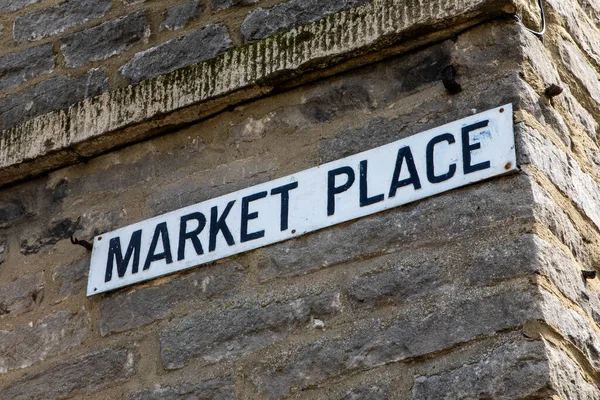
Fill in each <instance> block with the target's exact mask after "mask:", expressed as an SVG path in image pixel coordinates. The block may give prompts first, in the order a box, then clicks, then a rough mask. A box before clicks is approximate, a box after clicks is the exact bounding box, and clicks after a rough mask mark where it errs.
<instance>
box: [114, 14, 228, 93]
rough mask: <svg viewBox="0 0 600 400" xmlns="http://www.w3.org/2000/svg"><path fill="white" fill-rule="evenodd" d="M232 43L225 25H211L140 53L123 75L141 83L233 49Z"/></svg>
mask: <svg viewBox="0 0 600 400" xmlns="http://www.w3.org/2000/svg"><path fill="white" fill-rule="evenodd" d="M232 45H233V42H232V41H231V39H230V37H229V33H227V28H226V27H224V26H222V25H208V26H206V27H204V28H202V29H198V30H196V31H194V32H192V33H190V34H188V35H186V36H182V37H180V38H177V39H173V40H169V41H168V42H165V43H163V44H160V45H158V46H156V47H153V48H151V49H148V50H145V51H142V52H140V53H137V54H136V55H135V57H133V59H132V60H131V61H129V62H128V63H127V64H125V65H124V66H123V67H122V68H121V69H120V71H121V75H122V76H123V77H125V78H128V79H130V80H132V81H134V82H139V81H141V80H144V79H148V78H152V77H154V76H158V75H161V74H166V73H168V72H172V71H175V70H176V69H179V68H182V67H185V66H188V65H192V64H198V63H199V62H201V61H204V60H208V59H211V58H214V57H216V56H218V55H219V54H221V53H223V52H224V51H226V50H228V49H230V48H231V47H232Z"/></svg>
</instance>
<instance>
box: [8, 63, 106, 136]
mask: <svg viewBox="0 0 600 400" xmlns="http://www.w3.org/2000/svg"><path fill="white" fill-rule="evenodd" d="M106 90H108V80H107V78H106V75H105V74H104V72H102V71H101V70H98V69H94V70H91V71H90V72H88V73H87V74H85V75H81V76H77V77H68V76H59V77H56V78H52V79H49V80H47V81H44V82H42V83H39V84H37V85H35V86H33V87H30V88H27V89H25V90H23V91H21V92H18V93H16V94H14V95H12V96H8V97H5V98H3V99H0V130H2V129H7V128H10V127H12V126H14V125H17V124H19V123H21V122H24V121H27V120H28V119H31V118H34V117H37V116H39V115H42V114H46V113H48V112H51V111H56V110H60V109H65V108H68V107H69V106H71V105H73V104H75V103H77V102H79V101H81V100H83V99H86V98H88V97H93V96H97V95H99V94H100V93H102V92H105V91H106ZM50 140H53V139H50ZM45 145H46V146H52V142H49V143H48V142H46V143H45Z"/></svg>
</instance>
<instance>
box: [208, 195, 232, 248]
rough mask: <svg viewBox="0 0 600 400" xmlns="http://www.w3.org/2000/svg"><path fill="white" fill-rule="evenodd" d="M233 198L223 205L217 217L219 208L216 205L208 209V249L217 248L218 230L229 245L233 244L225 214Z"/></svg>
mask: <svg viewBox="0 0 600 400" xmlns="http://www.w3.org/2000/svg"><path fill="white" fill-rule="evenodd" d="M234 203H235V200H232V201H230V202H229V203H228V204H227V206H226V207H225V211H223V214H221V216H220V217H219V210H218V208H217V206H214V207H213V208H211V209H210V235H209V241H208V251H215V249H216V248H217V235H218V234H219V232H222V233H223V237H224V238H225V241H226V242H227V244H228V245H229V246H233V245H234V244H235V241H234V240H233V235H232V234H231V231H230V230H229V227H228V226H227V221H226V219H227V216H228V215H229V212H230V211H231V208H232V207H233V204H234Z"/></svg>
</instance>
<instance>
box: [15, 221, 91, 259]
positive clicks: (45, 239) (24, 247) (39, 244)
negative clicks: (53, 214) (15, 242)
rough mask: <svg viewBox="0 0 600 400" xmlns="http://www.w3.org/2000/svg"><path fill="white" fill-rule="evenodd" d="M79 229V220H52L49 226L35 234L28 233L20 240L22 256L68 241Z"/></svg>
mask: <svg viewBox="0 0 600 400" xmlns="http://www.w3.org/2000/svg"><path fill="white" fill-rule="evenodd" d="M80 227H81V219H80V218H78V219H72V218H61V219H58V220H52V221H50V223H49V226H48V227H47V228H46V229H44V230H42V231H37V232H28V233H27V234H26V235H25V237H24V238H23V239H22V240H21V253H22V254H35V253H37V252H39V251H40V250H41V249H42V248H43V247H45V246H49V245H53V244H56V243H58V242H59V241H61V240H64V239H69V238H70V237H71V235H73V234H74V233H75V231H76V230H77V229H79V228H80Z"/></svg>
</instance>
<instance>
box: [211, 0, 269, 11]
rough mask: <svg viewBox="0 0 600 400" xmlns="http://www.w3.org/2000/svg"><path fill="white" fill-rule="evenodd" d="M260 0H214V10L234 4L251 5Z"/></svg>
mask: <svg viewBox="0 0 600 400" xmlns="http://www.w3.org/2000/svg"><path fill="white" fill-rule="evenodd" d="M259 1H260V0H212V8H213V10H223V9H226V8H231V7H234V6H249V5H252V4H256V3H258V2H259Z"/></svg>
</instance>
